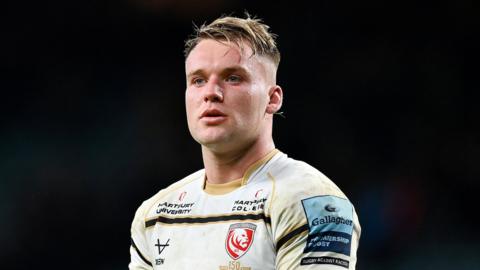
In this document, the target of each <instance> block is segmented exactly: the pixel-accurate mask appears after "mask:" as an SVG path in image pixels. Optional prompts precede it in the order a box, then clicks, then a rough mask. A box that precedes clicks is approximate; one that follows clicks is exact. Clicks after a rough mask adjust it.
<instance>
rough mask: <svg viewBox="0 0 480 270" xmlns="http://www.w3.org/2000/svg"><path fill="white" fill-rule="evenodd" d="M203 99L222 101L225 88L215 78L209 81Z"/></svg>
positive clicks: (206, 100)
mask: <svg viewBox="0 0 480 270" xmlns="http://www.w3.org/2000/svg"><path fill="white" fill-rule="evenodd" d="M203 100H204V101H205V102H208V101H210V102H222V101H223V89H222V87H221V86H220V85H218V83H216V82H215V81H214V80H212V81H211V82H209V84H208V85H207V87H206V88H205V92H204V97H203Z"/></svg>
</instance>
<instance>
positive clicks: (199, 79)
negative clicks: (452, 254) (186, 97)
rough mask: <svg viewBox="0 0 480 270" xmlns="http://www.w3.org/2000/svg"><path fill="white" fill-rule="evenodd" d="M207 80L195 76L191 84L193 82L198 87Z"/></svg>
mask: <svg viewBox="0 0 480 270" xmlns="http://www.w3.org/2000/svg"><path fill="white" fill-rule="evenodd" d="M206 82H207V81H206V80H205V79H203V78H201V77H196V78H193V79H192V84H194V85H195V86H197V87H200V86H202V85H204V84H205V83H206Z"/></svg>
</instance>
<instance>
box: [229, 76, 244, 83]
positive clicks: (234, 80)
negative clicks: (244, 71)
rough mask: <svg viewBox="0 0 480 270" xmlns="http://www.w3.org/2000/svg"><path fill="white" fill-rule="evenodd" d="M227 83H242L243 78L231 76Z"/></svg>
mask: <svg viewBox="0 0 480 270" xmlns="http://www.w3.org/2000/svg"><path fill="white" fill-rule="evenodd" d="M226 81H227V82H230V83H240V82H241V81H242V77H240V76H238V75H229V76H228V77H227V79H226Z"/></svg>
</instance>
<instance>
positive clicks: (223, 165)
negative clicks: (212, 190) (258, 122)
mask: <svg viewBox="0 0 480 270" xmlns="http://www.w3.org/2000/svg"><path fill="white" fill-rule="evenodd" d="M273 149H275V145H274V143H273V140H272V139H270V140H268V142H261V141H255V142H254V143H253V144H251V145H248V146H246V147H243V148H239V149H235V150H231V151H227V152H221V153H219V152H216V151H212V150H211V149H209V148H207V147H206V146H202V156H203V163H204V166H205V174H206V176H207V180H208V182H209V183H212V184H223V183H228V182H230V181H233V180H236V179H239V178H241V177H243V175H244V173H245V172H246V170H247V169H248V167H249V166H250V165H252V164H253V163H255V161H257V160H260V159H261V158H263V157H264V156H266V155H267V154H268V153H269V152H270V151H272V150H273Z"/></svg>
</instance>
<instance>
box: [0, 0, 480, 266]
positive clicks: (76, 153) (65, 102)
mask: <svg viewBox="0 0 480 270" xmlns="http://www.w3.org/2000/svg"><path fill="white" fill-rule="evenodd" d="M474 5H476V4H474V1H468V0H460V1H450V3H447V4H440V3H433V4H420V3H417V2H412V3H408V2H405V1H317V2H315V1H276V2H275V3H274V2H263V1H222V0H203V1H189V0H175V1H174V0H120V1H113V0H110V1H88V0H87V1H59V0H54V1H47V2H45V1H27V2H25V1H7V2H6V3H4V8H3V11H2V12H1V13H2V14H3V15H2V19H3V21H4V23H3V26H2V28H3V29H4V30H2V38H1V40H2V42H1V43H2V47H3V49H1V50H0V51H1V54H0V56H1V60H0V62H1V70H2V76H1V77H2V82H1V84H0V87H1V93H2V95H1V103H0V105H1V107H0V113H1V114H0V121H1V122H0V123H1V125H0V180H1V181H0V243H1V245H0V261H1V266H0V267H1V268H2V269H102V270H103V269H126V268H127V264H128V262H129V253H128V252H129V241H130V232H129V230H130V222H131V220H132V218H133V215H134V212H135V210H136V208H137V207H138V206H139V205H140V203H141V202H142V201H143V200H145V199H147V198H148V197H150V196H152V195H153V194H155V193H156V192H157V191H158V190H159V189H161V188H164V187H166V186H167V185H168V184H170V183H172V182H173V181H176V180H178V179H180V178H182V177H184V176H186V175H187V174H189V173H191V172H193V171H196V170H198V169H200V168H201V167H202V163H201V155H200V147H199V146H198V145H197V144H196V143H195V142H194V141H193V140H192V139H191V137H190V135H189V133H188V129H187V124H186V120H185V110H184V89H185V82H184V70H183V69H184V66H183V64H184V59H183V52H182V51H183V42H184V40H185V39H186V38H187V37H188V36H189V35H190V34H191V33H192V25H193V23H192V22H195V23H196V24H197V25H198V24H202V23H203V22H210V21H211V20H212V19H214V18H216V17H218V16H219V15H221V14H235V15H242V14H243V11H244V10H248V11H249V12H250V13H251V14H254V15H257V16H259V17H261V18H263V19H264V21H265V22H266V23H267V24H269V25H270V26H271V30H272V31H273V32H275V33H277V34H278V35H279V38H278V42H279V48H280V50H281V52H282V56H283V58H282V63H281V65H280V70H279V76H278V78H279V84H280V85H281V86H282V87H283V89H284V92H285V102H284V107H283V111H284V112H285V115H286V118H285V119H284V118H281V117H278V118H277V119H276V120H275V124H274V128H275V130H274V139H275V142H276V146H277V147H278V148H279V149H280V150H282V151H283V152H285V153H288V154H289V155H290V156H291V157H293V158H296V159H300V160H304V161H306V162H308V163H310V164H312V165H314V166H315V167H317V168H318V169H319V170H321V171H322V172H324V173H325V174H326V175H327V176H329V177H330V178H332V179H333V180H334V181H335V182H336V183H337V184H338V185H339V186H340V188H342V189H343V190H344V191H345V193H346V194H347V195H348V196H349V198H350V199H351V201H352V202H353V203H354V204H355V206H356V209H357V212H358V214H359V217H360V221H361V224H362V229H363V231H362V238H361V242H360V247H359V252H358V267H357V269H360V270H371V269H394V270H397V269H398V270H400V269H422V270H424V269H436V270H440V269H449V270H450V269H480V256H478V255H479V250H480V244H479V241H480V233H479V230H478V227H477V224H478V222H477V221H475V217H476V214H475V213H476V212H477V211H478V206H479V203H478V200H477V198H476V196H478V191H479V187H480V185H479V182H478V180H479V176H480V169H479V166H478V161H479V158H478V157H479V155H480V144H479V138H480V137H479V135H480V134H479V133H480V132H479V129H478V116H479V115H480V114H479V113H480V111H479V107H478V106H477V101H478V99H479V93H478V90H479V83H478V75H476V74H477V73H478V62H477V61H476V60H475V58H476V57H477V56H478V52H477V51H478V48H479V43H478V42H477V38H478V36H479V24H478V22H477V19H478V12H476V11H475V8H477V7H476V6H474ZM474 70H477V71H476V72H475V71H474ZM475 78H477V79H475ZM185 252H186V254H185V256H188V252H193V251H188V250H187V251H185Z"/></svg>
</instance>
